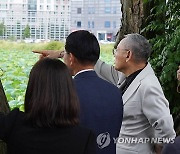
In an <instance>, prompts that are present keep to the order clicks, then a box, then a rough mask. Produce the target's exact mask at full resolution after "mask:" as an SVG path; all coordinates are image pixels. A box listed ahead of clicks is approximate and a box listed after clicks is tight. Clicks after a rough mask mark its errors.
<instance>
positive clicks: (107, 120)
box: [74, 71, 123, 154]
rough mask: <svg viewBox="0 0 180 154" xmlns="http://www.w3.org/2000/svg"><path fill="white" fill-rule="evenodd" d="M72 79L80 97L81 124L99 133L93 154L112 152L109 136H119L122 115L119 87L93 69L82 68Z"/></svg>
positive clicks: (114, 148)
mask: <svg viewBox="0 0 180 154" xmlns="http://www.w3.org/2000/svg"><path fill="white" fill-rule="evenodd" d="M74 81H75V85H76V89H77V93H78V96H79V100H80V107H81V115H80V120H81V124H82V125H83V126H85V127H88V128H91V129H92V130H94V131H95V133H96V135H97V136H98V135H99V134H101V135H99V137H98V138H97V142H98V145H99V147H98V146H97V154H115V152H116V147H115V146H116V144H115V143H114V140H113V138H116V137H118V136H119V131H120V128H121V123H122V117H123V103H122V95H121V92H120V90H119V89H118V88H117V87H115V86H114V85H112V84H110V83H109V82H107V81H105V80H103V79H101V78H99V77H98V76H97V75H96V73H95V72H94V71H85V72H82V73H80V74H78V75H77V76H75V77H74ZM109 135H110V138H109ZM109 139H110V140H111V141H110V145H108V144H109Z"/></svg>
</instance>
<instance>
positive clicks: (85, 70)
mask: <svg viewBox="0 0 180 154" xmlns="http://www.w3.org/2000/svg"><path fill="white" fill-rule="evenodd" d="M87 71H94V69H84V70H81V71H79V72H77V73H76V74H75V75H74V77H75V76H77V75H78V74H80V73H83V72H87Z"/></svg>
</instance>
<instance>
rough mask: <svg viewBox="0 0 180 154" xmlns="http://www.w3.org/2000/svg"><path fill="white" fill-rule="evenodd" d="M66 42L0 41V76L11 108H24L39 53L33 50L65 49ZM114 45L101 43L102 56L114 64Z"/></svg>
mask: <svg viewBox="0 0 180 154" xmlns="http://www.w3.org/2000/svg"><path fill="white" fill-rule="evenodd" d="M63 49H64V43H62V42H50V43H37V44H36V43H31V44H26V43H23V42H22V43H16V42H8V41H0V57H1V61H0V68H1V69H2V70H1V69H0V78H1V81H2V84H3V87H4V90H5V93H6V96H7V99H8V102H9V105H10V107H11V109H13V108H15V107H19V108H20V109H21V110H22V111H23V110H24V96H25V91H26V87H27V82H28V78H29V77H28V76H29V73H30V70H31V68H32V66H33V65H34V64H35V62H36V61H37V60H38V58H39V55H38V54H34V53H32V52H31V51H32V50H63ZM112 49H113V45H101V50H102V51H101V58H102V59H103V60H105V61H109V63H111V64H112V61H113V60H112V57H113V56H112Z"/></svg>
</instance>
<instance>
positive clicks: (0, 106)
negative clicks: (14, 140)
mask: <svg viewBox="0 0 180 154" xmlns="http://www.w3.org/2000/svg"><path fill="white" fill-rule="evenodd" d="M9 111H10V108H9V105H8V102H7V99H6V95H5V93H4V89H3V86H2V83H1V80H0V112H3V113H5V114H7V113H8V112H9ZM6 153H7V148H6V144H5V143H4V142H3V141H1V140H0V154H6Z"/></svg>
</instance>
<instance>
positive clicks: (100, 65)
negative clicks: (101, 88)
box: [94, 59, 125, 86]
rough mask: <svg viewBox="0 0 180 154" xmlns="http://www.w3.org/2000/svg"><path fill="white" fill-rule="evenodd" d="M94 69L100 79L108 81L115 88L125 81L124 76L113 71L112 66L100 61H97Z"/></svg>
mask: <svg viewBox="0 0 180 154" xmlns="http://www.w3.org/2000/svg"><path fill="white" fill-rule="evenodd" d="M94 69H95V71H96V73H97V75H98V76H99V77H100V78H102V79H104V80H106V81H109V82H110V83H112V84H114V85H115V86H118V84H120V83H121V82H123V81H124V79H125V75H124V74H123V73H122V72H119V71H117V70H115V68H114V66H112V65H109V64H106V63H105V62H103V61H101V60H100V59H99V60H98V61H97V63H96V65H95V67H94Z"/></svg>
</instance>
